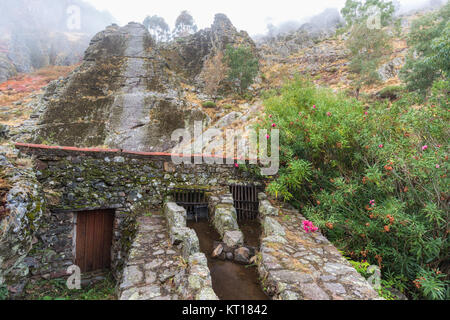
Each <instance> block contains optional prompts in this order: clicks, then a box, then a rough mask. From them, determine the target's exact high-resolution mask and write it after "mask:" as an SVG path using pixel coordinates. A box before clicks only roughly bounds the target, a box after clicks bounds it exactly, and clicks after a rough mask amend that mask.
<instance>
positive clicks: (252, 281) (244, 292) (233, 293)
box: [188, 219, 269, 300]
mask: <svg viewBox="0 0 450 320" xmlns="http://www.w3.org/2000/svg"><path fill="white" fill-rule="evenodd" d="M251 224H254V222H252V223H250V222H249V223H245V224H243V226H242V227H241V228H242V229H241V230H242V231H243V232H244V236H246V239H247V238H248V241H249V242H247V241H246V243H247V245H250V246H257V245H258V242H259V241H258V239H259V233H258V232H259V231H258V230H250V231H251V232H249V229H251ZM258 225H259V224H258ZM188 227H189V228H192V229H194V230H195V232H196V233H197V235H198V239H199V240H200V249H201V251H202V252H203V253H205V255H206V257H207V258H208V267H209V270H210V271H211V278H212V284H213V289H214V291H215V293H216V294H217V296H218V297H219V299H221V300H268V299H269V298H268V296H267V295H266V294H265V293H264V291H263V290H262V288H261V284H260V281H259V277H258V271H257V269H256V267H254V266H252V267H249V266H244V265H240V264H237V263H234V262H231V261H222V260H218V259H213V258H211V253H212V252H213V250H214V241H220V235H219V234H218V233H217V231H216V230H215V229H214V227H212V226H211V225H210V224H209V222H208V221H207V220H206V219H202V220H199V221H198V222H195V221H188ZM244 229H245V231H244ZM259 230H260V229H259ZM246 231H247V233H249V236H247V234H246ZM252 242H253V243H252Z"/></svg>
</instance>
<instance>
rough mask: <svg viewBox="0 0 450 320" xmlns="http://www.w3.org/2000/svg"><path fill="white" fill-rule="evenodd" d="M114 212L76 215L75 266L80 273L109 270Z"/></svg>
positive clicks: (93, 212)
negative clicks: (78, 268)
mask: <svg viewBox="0 0 450 320" xmlns="http://www.w3.org/2000/svg"><path fill="white" fill-rule="evenodd" d="M113 223H114V210H96V211H86V212H79V213H78V214H77V228H76V230H77V232H76V250H75V251H76V253H75V254H76V256H75V264H76V265H77V266H79V267H80V269H81V272H90V271H96V270H104V269H109V268H110V265H111V245H112V235H113Z"/></svg>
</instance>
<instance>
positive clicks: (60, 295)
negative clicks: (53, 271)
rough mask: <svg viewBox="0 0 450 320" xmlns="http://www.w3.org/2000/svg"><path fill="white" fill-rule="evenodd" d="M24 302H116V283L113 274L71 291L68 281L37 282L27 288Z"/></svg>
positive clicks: (31, 283)
mask: <svg viewBox="0 0 450 320" xmlns="http://www.w3.org/2000/svg"><path fill="white" fill-rule="evenodd" d="M24 292H25V294H24V296H23V298H22V299H23V300H116V295H115V281H114V279H113V277H112V275H111V274H108V275H107V277H106V278H105V280H103V281H99V282H96V283H94V284H92V285H88V286H84V287H82V288H81V289H80V290H69V289H68V288H67V286H66V279H62V278H60V279H53V280H37V281H34V282H30V283H29V284H28V285H27V286H26V288H25V291H24Z"/></svg>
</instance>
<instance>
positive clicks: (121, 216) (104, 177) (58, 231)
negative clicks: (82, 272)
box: [17, 144, 249, 278]
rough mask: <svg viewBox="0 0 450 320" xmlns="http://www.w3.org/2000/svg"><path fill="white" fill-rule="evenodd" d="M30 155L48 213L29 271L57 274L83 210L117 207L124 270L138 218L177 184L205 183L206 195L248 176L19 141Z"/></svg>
mask: <svg viewBox="0 0 450 320" xmlns="http://www.w3.org/2000/svg"><path fill="white" fill-rule="evenodd" d="M17 148H19V149H20V150H21V152H22V153H23V154H27V155H32V156H33V157H34V158H35V163H36V168H35V169H36V177H37V180H38V181H39V183H40V184H41V185H42V189H43V192H44V194H45V200H46V203H47V207H48V209H49V212H50V213H49V214H48V217H47V219H45V223H44V225H43V226H42V228H40V229H39V230H38V232H37V235H36V238H37V243H36V244H35V245H34V247H33V249H32V251H31V253H30V255H29V257H28V259H29V260H30V262H31V263H32V265H33V269H32V274H33V275H35V276H43V277H45V278H51V277H58V276H61V275H63V274H65V270H66V269H67V267H68V266H69V265H71V264H73V262H74V260H75V257H74V250H73V249H74V243H73V242H74V241H73V238H74V235H73V233H74V221H75V216H76V213H77V212H79V211H86V210H99V209H115V222H114V236H113V249H112V251H113V252H112V254H113V257H112V261H113V265H112V269H113V271H114V274H115V276H116V277H117V278H120V276H121V274H122V269H123V265H124V263H125V260H126V257H127V255H128V251H129V249H130V246H131V244H132V241H133V239H134V234H135V231H136V229H137V228H136V219H137V217H139V216H142V215H144V214H147V213H149V212H155V211H160V210H161V208H162V206H163V201H164V199H165V197H166V196H167V195H169V194H170V193H171V191H172V189H173V188H175V187H206V188H207V191H208V192H207V193H208V195H210V194H212V195H217V193H220V192H223V190H227V189H228V186H229V185H230V184H233V183H238V182H240V181H248V179H249V178H248V177H247V176H246V173H245V172H241V171H240V170H239V169H237V168H235V167H234V166H233V165H206V164H202V165H193V164H192V165H191V164H181V165H174V164H172V162H171V157H170V155H168V154H162V153H138V152H125V151H121V150H101V149H77V148H62V147H49V146H38V145H25V144H17Z"/></svg>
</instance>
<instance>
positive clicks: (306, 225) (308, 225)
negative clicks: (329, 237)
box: [303, 220, 319, 233]
mask: <svg viewBox="0 0 450 320" xmlns="http://www.w3.org/2000/svg"><path fill="white" fill-rule="evenodd" d="M303 230H305V232H306V233H310V232H316V231H317V230H319V228H317V227H316V226H315V225H314V224H313V223H312V222H311V221H309V220H305V221H303Z"/></svg>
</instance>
